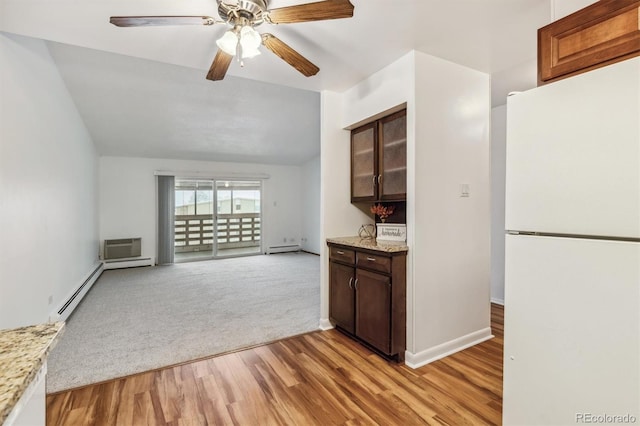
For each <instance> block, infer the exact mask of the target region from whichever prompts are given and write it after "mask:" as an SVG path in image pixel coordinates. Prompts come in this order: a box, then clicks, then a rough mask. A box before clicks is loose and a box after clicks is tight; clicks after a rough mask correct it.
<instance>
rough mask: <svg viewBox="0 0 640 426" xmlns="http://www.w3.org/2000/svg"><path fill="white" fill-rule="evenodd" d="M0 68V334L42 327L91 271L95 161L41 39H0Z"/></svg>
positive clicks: (95, 220)
mask: <svg viewBox="0 0 640 426" xmlns="http://www.w3.org/2000/svg"><path fill="white" fill-rule="evenodd" d="M0 63H2V66H1V67H0V92H1V93H2V95H1V96H0V203H1V208H0V241H1V242H2V244H0V329H2V328H13V327H19V326H25V325H30V324H36V323H43V322H47V321H48V320H49V314H50V313H51V311H52V310H54V309H55V308H56V307H57V306H59V305H60V304H61V303H62V302H63V301H64V300H66V298H67V297H68V296H69V293H70V292H72V291H73V290H74V289H75V288H77V287H78V286H79V285H81V284H82V282H83V281H84V280H85V279H86V278H87V277H88V276H89V274H90V273H91V272H93V270H94V269H95V268H96V267H97V265H98V210H97V190H98V187H97V173H98V159H97V154H96V151H95V148H94V145H93V142H92V140H91V137H90V135H89V133H88V131H87V129H86V127H85V125H84V122H83V121H82V118H81V117H80V115H79V113H78V110H77V109H76V107H75V104H74V102H73V100H72V98H71V96H70V95H69V93H68V91H67V88H66V86H65V84H64V82H63V80H62V78H61V77H60V74H59V72H58V69H57V67H56V65H55V63H54V61H53V60H52V58H51V56H50V54H49V50H48V49H47V46H46V44H45V42H44V41H42V40H36V39H31V38H27V37H21V36H16V35H10V34H6V33H0ZM50 300H51V301H50Z"/></svg>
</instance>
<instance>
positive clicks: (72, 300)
mask: <svg viewBox="0 0 640 426" xmlns="http://www.w3.org/2000/svg"><path fill="white" fill-rule="evenodd" d="M102 271H104V265H103V264H102V262H100V263H98V264H97V265H96V267H95V268H94V269H93V271H92V272H91V273H90V274H89V276H88V277H87V278H86V279H85V280H84V281H83V282H82V284H80V285H79V286H78V287H76V288H74V289H73V290H71V291H70V292H69V294H68V295H67V297H65V298H64V302H63V303H61V304H60V305H59V306H58V307H57V308H56V309H55V310H54V311H53V312H51V313H50V314H49V322H58V321H66V320H67V318H69V315H71V313H72V312H73V310H74V309H75V308H76V307H77V306H78V304H79V303H80V301H81V300H82V299H83V298H84V296H85V295H86V294H87V292H88V291H89V290H90V289H91V287H92V286H93V284H94V283H95V282H96V281H97V280H98V278H100V275H102Z"/></svg>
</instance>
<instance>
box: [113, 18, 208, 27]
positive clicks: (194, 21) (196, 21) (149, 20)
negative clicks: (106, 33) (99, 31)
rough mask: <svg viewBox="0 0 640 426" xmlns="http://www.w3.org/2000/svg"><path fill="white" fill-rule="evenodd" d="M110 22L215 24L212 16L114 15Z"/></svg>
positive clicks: (154, 24) (149, 24)
mask: <svg viewBox="0 0 640 426" xmlns="http://www.w3.org/2000/svg"><path fill="white" fill-rule="evenodd" d="M109 22H110V23H112V24H113V25H115V26H117V27H149V26H160V25H213V24H215V19H213V18H212V17H211V16H112V17H111V18H109Z"/></svg>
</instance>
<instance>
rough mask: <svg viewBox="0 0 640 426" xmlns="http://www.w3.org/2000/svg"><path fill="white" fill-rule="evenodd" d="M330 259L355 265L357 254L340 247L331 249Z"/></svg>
mask: <svg viewBox="0 0 640 426" xmlns="http://www.w3.org/2000/svg"><path fill="white" fill-rule="evenodd" d="M329 258H330V259H331V260H337V261H338V262H344V263H350V264H352V265H353V264H354V263H355V261H356V253H355V252H354V251H353V250H349V249H344V248H340V247H330V248H329Z"/></svg>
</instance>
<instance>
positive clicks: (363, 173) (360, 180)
mask: <svg viewBox="0 0 640 426" xmlns="http://www.w3.org/2000/svg"><path fill="white" fill-rule="evenodd" d="M377 136H378V126H377V123H375V122H374V123H370V124H367V125H365V126H362V127H360V128H358V129H356V130H354V131H353V132H352V133H351V199H352V200H353V201H357V200H360V201H366V200H375V199H376V196H377V175H378V168H377V162H378V152H377V149H376V140H377Z"/></svg>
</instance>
